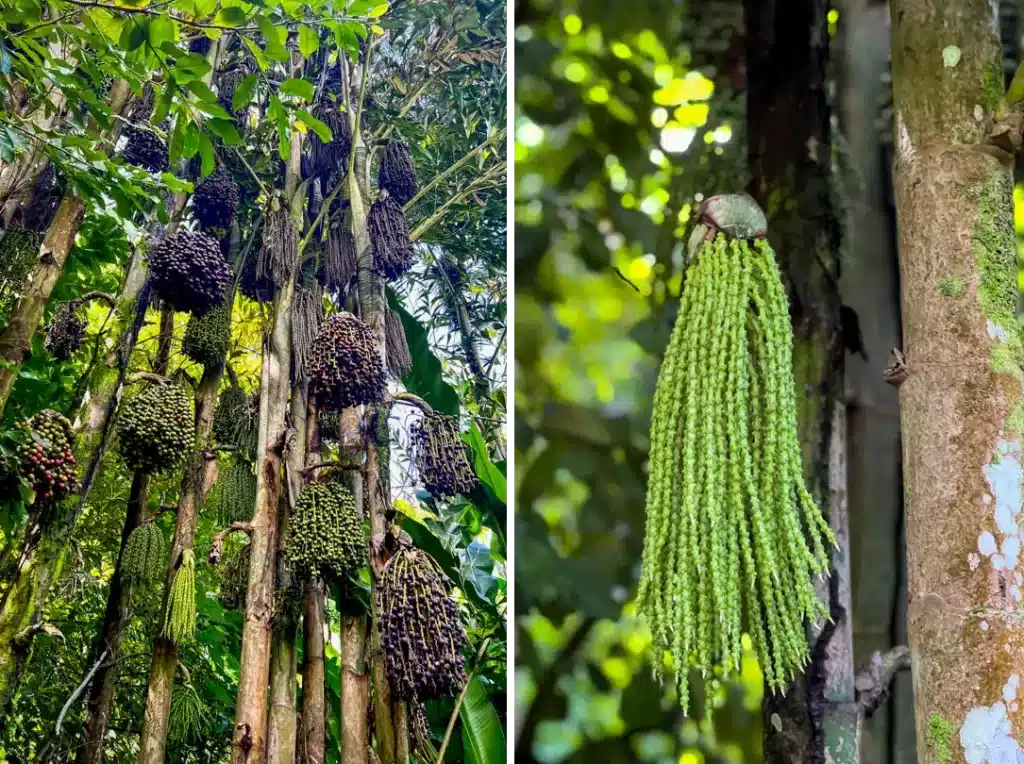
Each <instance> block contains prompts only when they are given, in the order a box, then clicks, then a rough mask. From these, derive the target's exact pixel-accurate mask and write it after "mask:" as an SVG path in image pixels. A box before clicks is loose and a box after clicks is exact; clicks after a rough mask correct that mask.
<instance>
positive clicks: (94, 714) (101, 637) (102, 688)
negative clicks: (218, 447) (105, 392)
mask: <svg viewBox="0 0 1024 764" xmlns="http://www.w3.org/2000/svg"><path fill="white" fill-rule="evenodd" d="M173 332H174V311H172V310H171V309H170V308H164V309H163V311H162V312H161V314H160V333H159V335H158V336H159V347H158V350H157V360H156V363H155V364H154V367H153V371H154V372H155V373H157V374H161V375H166V374H167V365H168V361H169V359H170V355H171V336H172V334H173ZM149 484H150V475H149V474H147V473H145V472H143V471H142V470H135V472H134V474H133V476H132V487H131V492H130V494H129V498H128V511H127V512H126V514H125V519H124V528H123V529H122V531H121V546H120V548H119V549H118V552H117V563H116V565H115V567H114V576H113V578H112V579H111V581H110V591H109V593H108V594H107V607H106V610H105V612H104V615H103V623H102V625H101V626H100V631H99V633H98V634H97V635H96V639H95V640H94V641H93V646H92V652H91V654H90V656H89V657H90V659H89V661H88V662H87V665H89V666H92V665H93V664H95V663H96V662H97V661H98V660H99V658H100V656H101V655H103V653H104V651H106V654H107V659H106V661H104V662H103V663H102V664H101V665H100V667H99V669H97V671H96V672H95V673H94V674H93V676H92V680H91V682H90V684H89V701H88V703H87V705H86V711H87V713H86V719H85V727H84V728H83V731H82V747H81V748H79V750H78V756H77V758H76V761H77V762H78V764H99V762H101V761H103V751H104V748H105V746H106V736H107V725H108V724H109V722H110V712H111V710H112V709H113V705H114V691H115V683H116V681H117V662H118V659H119V658H120V655H121V640H122V639H123V637H124V632H125V629H126V628H127V627H128V623H129V621H130V620H131V596H132V595H131V584H130V583H129V582H126V581H124V580H123V579H122V578H121V561H122V559H123V558H124V547H125V543H126V542H127V541H128V536H130V535H131V532H132V531H133V530H135V529H136V528H138V527H139V525H140V524H141V523H142V521H143V520H145V519H146V515H147V509H148V504H147V500H148V492H149Z"/></svg>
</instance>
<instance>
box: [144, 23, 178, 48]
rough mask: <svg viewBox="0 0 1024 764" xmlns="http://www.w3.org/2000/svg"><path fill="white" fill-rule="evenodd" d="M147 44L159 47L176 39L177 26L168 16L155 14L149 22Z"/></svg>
mask: <svg viewBox="0 0 1024 764" xmlns="http://www.w3.org/2000/svg"><path fill="white" fill-rule="evenodd" d="M148 34H149V44H150V45H152V46H153V47H154V48H159V47H160V46H162V45H163V44H164V43H165V42H173V41H174V40H177V39H178V27H177V25H176V24H175V23H174V21H172V20H171V18H170V17H169V16H157V17H156V18H154V19H153V20H152V21H150V23H149V32H148Z"/></svg>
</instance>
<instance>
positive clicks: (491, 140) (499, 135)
mask: <svg viewBox="0 0 1024 764" xmlns="http://www.w3.org/2000/svg"><path fill="white" fill-rule="evenodd" d="M504 137H505V129H504V128H502V129H501V130H498V131H497V132H496V133H494V134H492V135H490V136H488V137H487V140H485V141H484V142H483V143H481V144H480V145H479V146H477V147H476V148H473V149H471V150H469V151H468V152H466V153H465V154H464V155H463V156H462V158H461V159H459V160H458V161H457V162H455V164H453V165H452V166H451V167H449V168H448V169H447V170H445V171H444V172H442V173H441V174H440V175H438V176H437V177H435V178H434V179H433V180H432V181H430V182H429V183H428V184H427V185H425V186H424V187H423V188H421V189H420V190H419V191H417V192H416V195H415V196H413V198H412V199H410V200H409V201H408V202H406V204H405V206H404V207H402V211H403V212H408V211H409V209H410V208H411V207H412V206H413V205H414V204H416V202H418V201H419V200H420V199H422V198H423V197H424V196H425V195H426V194H428V193H430V192H431V191H433V190H434V188H435V187H437V185H438V184H439V183H441V182H442V181H443V180H444V179H445V178H447V177H448V176H449V175H451V174H452V173H453V172H455V171H456V170H458V169H459V168H460V167H462V165H464V164H466V162H468V161H469V160H470V159H472V158H473V157H475V156H476V155H477V154H479V153H480V152H481V151H483V150H484V149H486V148H487V147H488V146H490V145H492V144H494V143H497V142H498V141H500V140H501V139H502V138H504Z"/></svg>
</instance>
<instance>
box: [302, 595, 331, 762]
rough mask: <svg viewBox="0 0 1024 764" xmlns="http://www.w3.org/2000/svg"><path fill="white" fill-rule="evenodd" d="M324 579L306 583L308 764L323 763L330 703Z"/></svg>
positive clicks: (305, 752)
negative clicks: (325, 669)
mask: <svg viewBox="0 0 1024 764" xmlns="http://www.w3.org/2000/svg"><path fill="white" fill-rule="evenodd" d="M324 604H325V600H324V582H323V580H322V579H319V578H318V579H316V580H315V581H309V582H307V583H306V594H305V614H304V617H303V620H302V644H303V648H304V653H303V655H304V657H305V661H304V663H303V666H302V729H303V731H304V733H305V734H304V740H303V743H304V745H303V748H302V755H303V761H304V762H306V764H323V762H324V748H325V745H326V741H327V711H326V710H327V706H326V700H325V697H324V694H325V689H326V686H325V684H324V682H325V673H324Z"/></svg>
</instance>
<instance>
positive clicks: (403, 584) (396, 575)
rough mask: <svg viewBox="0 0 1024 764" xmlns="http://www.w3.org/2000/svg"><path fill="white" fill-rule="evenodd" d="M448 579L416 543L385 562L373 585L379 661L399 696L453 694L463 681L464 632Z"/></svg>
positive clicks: (464, 677) (414, 697)
mask: <svg viewBox="0 0 1024 764" xmlns="http://www.w3.org/2000/svg"><path fill="white" fill-rule="evenodd" d="M450 591H451V581H450V580H448V577H447V576H445V574H444V573H443V572H442V571H441V569H440V567H438V564H437V562H435V561H434V559H433V558H432V557H431V556H430V555H428V554H427V553H426V552H423V551H420V550H419V549H404V550H402V551H400V552H398V554H396V555H395V556H394V557H392V558H391V559H390V560H388V562H387V564H386V565H385V566H384V571H383V573H382V575H381V581H380V586H378V587H377V606H378V609H379V612H380V638H381V647H382V648H383V649H384V666H385V668H386V670H387V675H388V679H389V680H390V682H391V687H392V689H393V690H394V691H395V693H396V694H397V696H398V698H399V699H400V700H410V699H417V700H421V701H423V700H436V699H438V698H442V697H446V696H453V695H457V694H458V693H459V691H460V690H461V689H462V687H463V685H465V683H466V661H465V658H464V657H463V654H462V650H463V648H464V647H465V646H466V644H467V640H466V632H465V630H464V629H463V628H462V621H461V620H460V619H459V609H458V606H457V605H456V604H455V600H453V599H452V598H451V597H450V596H449V594H450Z"/></svg>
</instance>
